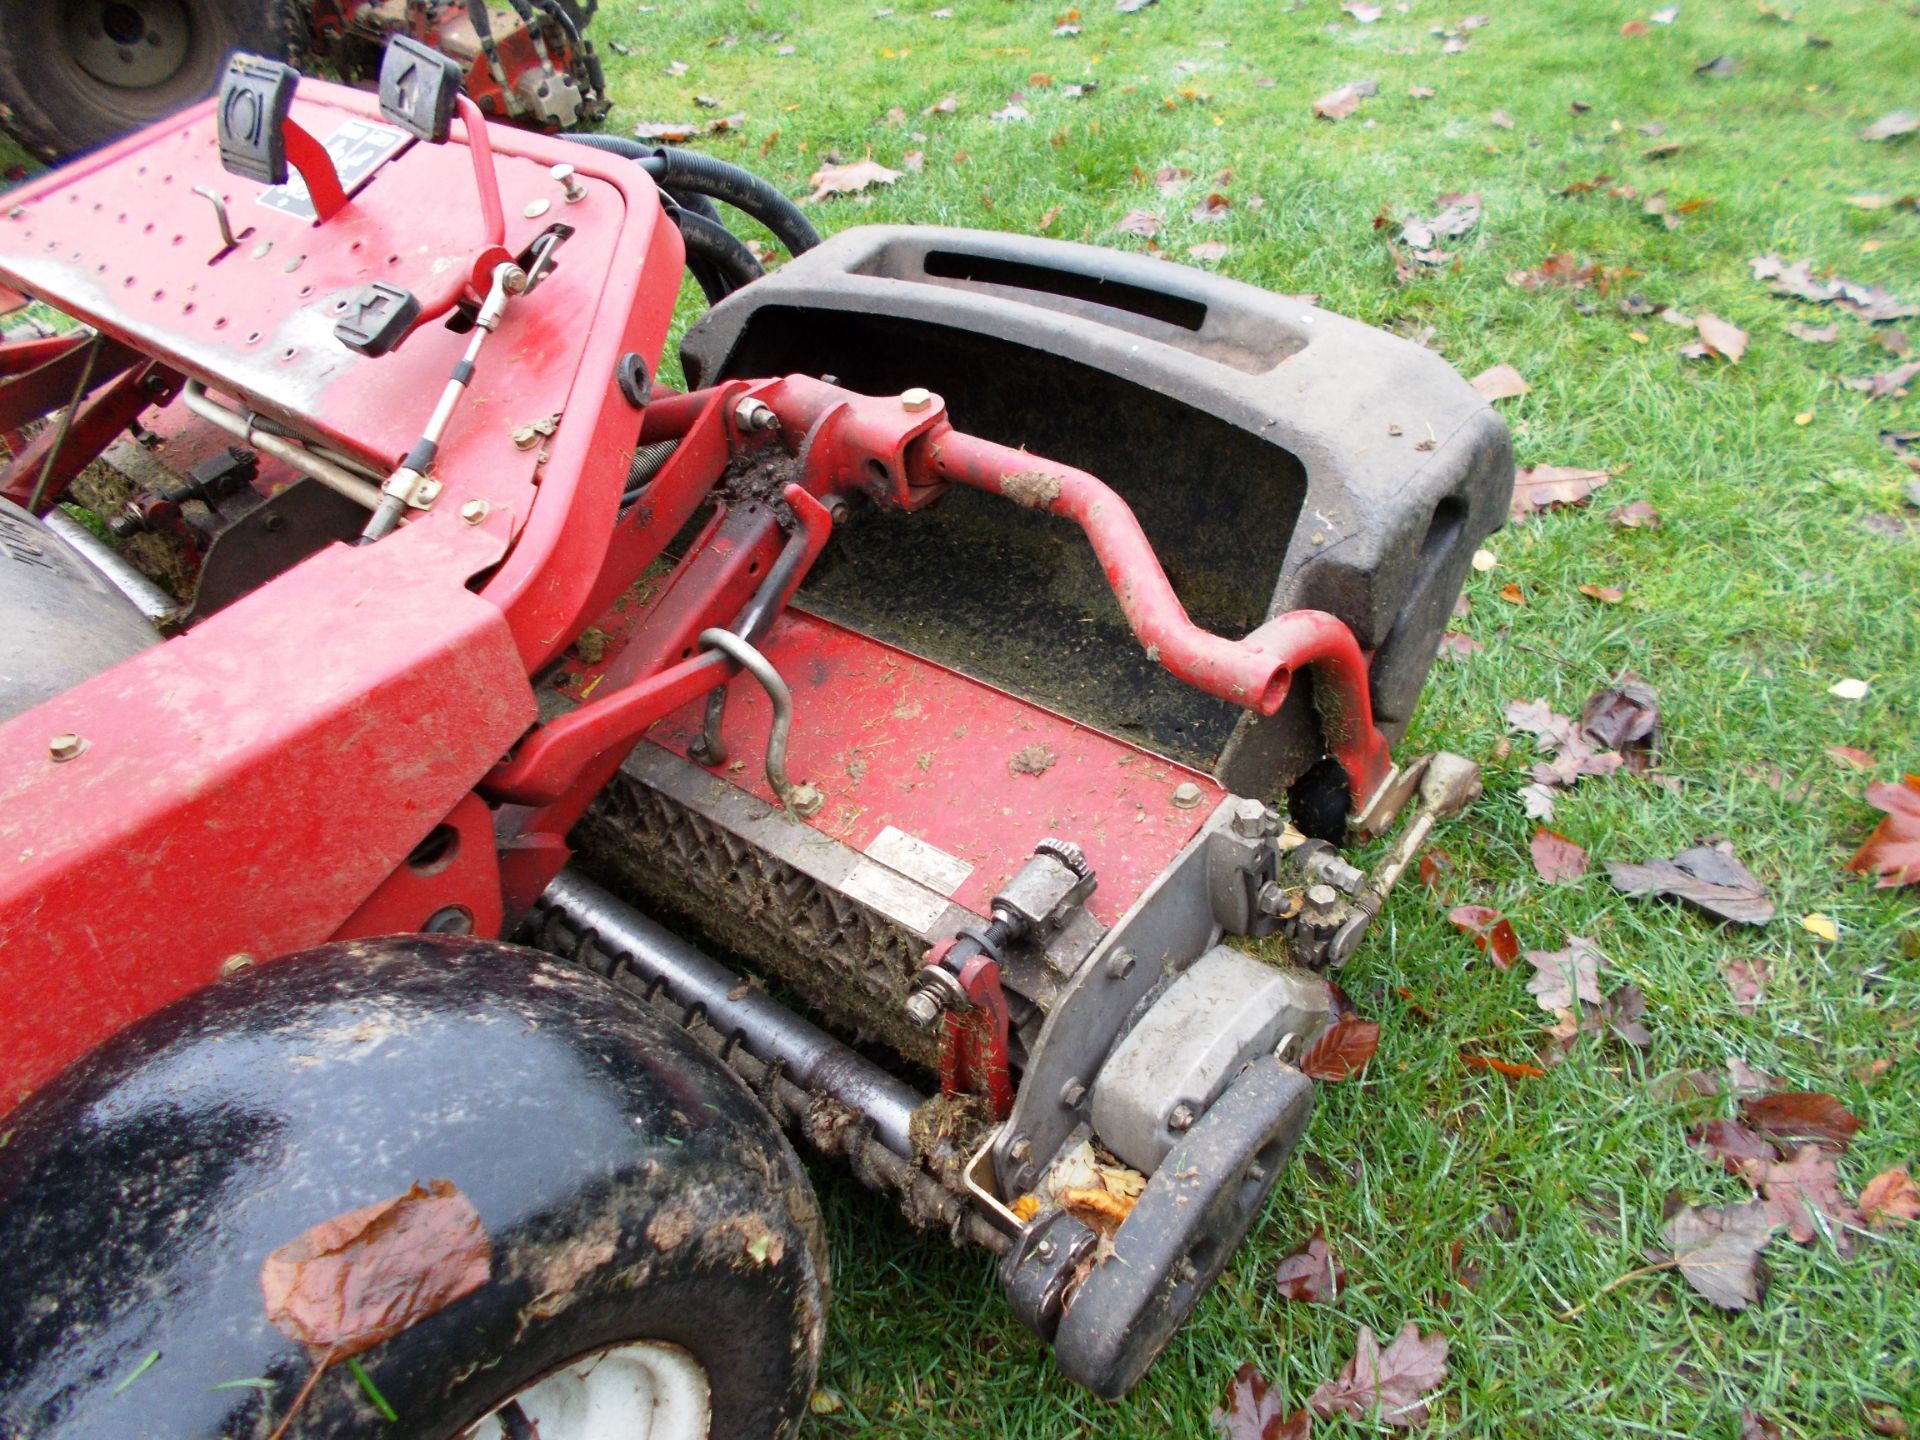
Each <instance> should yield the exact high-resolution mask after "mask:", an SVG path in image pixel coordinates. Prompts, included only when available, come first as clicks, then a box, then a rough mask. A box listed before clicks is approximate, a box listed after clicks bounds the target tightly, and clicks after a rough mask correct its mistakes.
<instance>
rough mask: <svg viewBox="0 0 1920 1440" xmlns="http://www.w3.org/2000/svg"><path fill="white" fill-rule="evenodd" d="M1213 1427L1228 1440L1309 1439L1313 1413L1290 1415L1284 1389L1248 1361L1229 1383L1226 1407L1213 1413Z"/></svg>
mask: <svg viewBox="0 0 1920 1440" xmlns="http://www.w3.org/2000/svg"><path fill="white" fill-rule="evenodd" d="M1213 1428H1214V1429H1215V1430H1217V1431H1218V1432H1219V1433H1220V1434H1221V1435H1223V1436H1224V1437H1226V1440H1308V1436H1310V1435H1311V1434H1312V1433H1313V1416H1312V1414H1311V1413H1310V1412H1308V1411H1306V1410H1295V1411H1294V1412H1293V1413H1292V1414H1288V1413H1287V1407H1286V1405H1285V1403H1284V1401H1283V1398H1282V1396H1281V1394H1280V1392H1279V1391H1278V1390H1275V1389H1273V1388H1272V1387H1271V1386H1270V1385H1269V1384H1268V1383H1267V1377H1266V1376H1264V1375H1262V1374H1261V1373H1260V1370H1259V1367H1257V1366H1255V1365H1252V1364H1247V1365H1242V1366H1241V1367H1240V1368H1239V1370H1238V1371H1236V1372H1235V1374H1234V1377H1233V1382H1232V1383H1231V1384H1230V1385H1228V1386H1227V1405H1226V1409H1224V1410H1216V1411H1214V1412H1213Z"/></svg>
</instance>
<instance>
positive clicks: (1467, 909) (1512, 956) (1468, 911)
mask: <svg viewBox="0 0 1920 1440" xmlns="http://www.w3.org/2000/svg"><path fill="white" fill-rule="evenodd" d="M1447 919H1449V920H1451V921H1452V922H1453V923H1454V924H1455V925H1457V926H1458V927H1459V928H1460V929H1461V930H1462V931H1464V932H1465V933H1466V934H1467V935H1469V936H1471V937H1472V939H1473V943H1474V945H1475V947H1476V948H1478V949H1481V950H1484V951H1486V952H1487V956H1488V958H1489V959H1491V960H1492V961H1493V965H1494V968H1495V969H1496V970H1510V969H1512V968H1513V962H1514V961H1515V960H1517V959H1519V958H1520V937H1519V936H1518V935H1516V934H1514V931H1513V922H1512V921H1510V920H1509V919H1507V917H1506V916H1504V915H1502V914H1501V913H1500V912H1499V911H1498V910H1495V909H1493V908H1492V907H1491V906H1488V905H1456V906H1454V907H1453V909H1451V910H1449V911H1448V912H1447Z"/></svg>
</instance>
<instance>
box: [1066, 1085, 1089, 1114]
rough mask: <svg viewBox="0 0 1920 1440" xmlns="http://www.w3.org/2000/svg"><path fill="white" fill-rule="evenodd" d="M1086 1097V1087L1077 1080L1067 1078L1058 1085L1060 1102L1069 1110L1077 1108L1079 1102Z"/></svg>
mask: <svg viewBox="0 0 1920 1440" xmlns="http://www.w3.org/2000/svg"><path fill="white" fill-rule="evenodd" d="M1086 1098H1087V1087H1086V1086H1084V1085H1082V1084H1081V1083H1080V1082H1079V1081H1078V1080H1069V1081H1067V1083H1066V1084H1064V1085H1062V1086H1061V1087H1060V1103H1061V1104H1062V1105H1064V1106H1066V1107H1067V1109H1069V1110H1078V1109H1079V1108H1080V1102H1081V1101H1082V1100H1084V1099H1086Z"/></svg>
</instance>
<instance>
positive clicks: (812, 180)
mask: <svg viewBox="0 0 1920 1440" xmlns="http://www.w3.org/2000/svg"><path fill="white" fill-rule="evenodd" d="M899 178H900V172H899V171H898V170H889V169H888V168H887V167H886V166H884V165H882V164H881V163H880V162H879V161H878V160H855V161H854V162H853V163H852V164H851V165H822V166H821V167H820V168H819V169H818V170H816V171H814V172H813V174H812V175H811V176H810V177H808V179H807V183H808V184H809V185H811V186H813V193H812V194H811V195H809V196H807V202H808V203H809V204H818V203H819V202H820V201H822V200H825V199H828V198H829V197H831V196H834V195H853V194H856V193H858V192H859V191H862V190H865V189H866V188H867V187H868V186H871V185H891V184H893V182H894V181H896V180H898V179H899Z"/></svg>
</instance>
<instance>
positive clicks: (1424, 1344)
mask: <svg viewBox="0 0 1920 1440" xmlns="http://www.w3.org/2000/svg"><path fill="white" fill-rule="evenodd" d="M1446 1379H1447V1342H1446V1339H1445V1337H1443V1336H1440V1335H1426V1336H1423V1335H1421V1333H1420V1330H1419V1327H1418V1326H1416V1325H1415V1324H1414V1323H1413V1321H1411V1320H1409V1321H1408V1322H1407V1323H1406V1324H1405V1325H1404V1326H1403V1327H1402V1328H1401V1330H1400V1333H1399V1334H1398V1335H1396V1336H1395V1337H1394V1339H1393V1343H1392V1344H1391V1345H1389V1346H1387V1348H1386V1349H1385V1350H1384V1351H1383V1350H1382V1349H1381V1348H1380V1342H1379V1341H1378V1340H1376V1339H1374V1336H1373V1331H1372V1330H1371V1329H1369V1328H1368V1327H1367V1326H1365V1325H1362V1326H1361V1327H1360V1333H1359V1335H1358V1336H1356V1337H1355V1339H1354V1344H1353V1359H1351V1360H1349V1361H1348V1362H1347V1368H1346V1369H1344V1370H1342V1371H1341V1372H1340V1373H1339V1375H1337V1376H1336V1377H1334V1378H1333V1379H1331V1380H1328V1381H1326V1382H1324V1383H1323V1384H1322V1385H1321V1386H1320V1388H1319V1389H1317V1390H1315V1391H1314V1392H1313V1394H1312V1395H1311V1396H1310V1397H1308V1400H1307V1403H1308V1404H1309V1405H1311V1406H1312V1407H1313V1409H1314V1413H1316V1414H1317V1415H1319V1416H1320V1417H1321V1419H1323V1420H1331V1419H1332V1418H1333V1417H1334V1416H1336V1415H1349V1416H1352V1417H1353V1418H1354V1419H1356V1420H1364V1419H1366V1418H1368V1417H1370V1416H1373V1415H1375V1414H1377V1415H1378V1417H1379V1418H1380V1419H1381V1420H1384V1421H1385V1422H1386V1423H1387V1424H1389V1425H1392V1426H1394V1427H1395V1428H1397V1429H1402V1430H1411V1429H1413V1428H1415V1427H1416V1426H1419V1425H1423V1424H1425V1423H1426V1419H1427V1404H1426V1397H1427V1396H1429V1395H1431V1394H1432V1393H1433V1392H1434V1391H1435V1390H1438V1389H1439V1388H1440V1387H1441V1386H1442V1385H1444V1384H1445V1383H1446Z"/></svg>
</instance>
